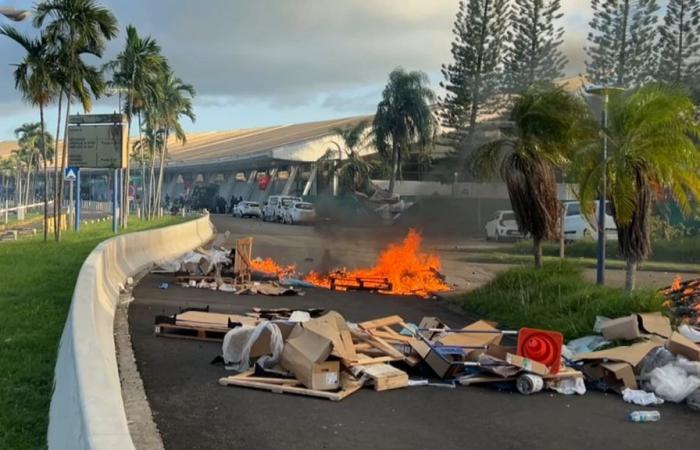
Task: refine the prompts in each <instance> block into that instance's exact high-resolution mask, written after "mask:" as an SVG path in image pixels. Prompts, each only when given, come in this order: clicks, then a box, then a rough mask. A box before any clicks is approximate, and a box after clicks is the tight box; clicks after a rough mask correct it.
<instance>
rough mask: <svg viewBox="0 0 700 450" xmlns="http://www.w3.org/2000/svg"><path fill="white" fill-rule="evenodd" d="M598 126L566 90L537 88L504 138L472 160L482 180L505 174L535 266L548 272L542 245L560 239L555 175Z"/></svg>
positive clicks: (519, 102) (518, 105)
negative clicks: (544, 265) (529, 241)
mask: <svg viewBox="0 0 700 450" xmlns="http://www.w3.org/2000/svg"><path fill="white" fill-rule="evenodd" d="M593 128H594V125H593V123H592V119H591V117H590V114H589V112H588V108H587V106H586V104H585V102H584V101H583V100H582V99H581V98H580V97H575V96H573V95H570V94H568V93H566V92H565V91H563V90H562V89H560V88H554V87H548V86H533V87H530V88H529V89H527V90H526V91H525V92H524V93H522V94H521V95H520V96H519V97H518V98H517V99H516V101H515V104H514V105H513V108H512V110H511V111H510V124H509V126H507V127H505V128H504V129H503V130H502V133H503V135H504V136H503V137H502V138H499V139H497V140H495V141H492V142H489V143H487V144H485V145H483V146H481V147H480V148H478V149H477V150H476V151H475V152H474V153H473V154H472V156H471V158H470V161H469V163H470V165H471V169H472V171H473V172H474V173H475V174H476V175H477V176H491V175H493V174H495V173H497V172H500V175H501V177H502V178H503V180H504V181H505V182H506V187H507V189H508V196H509V197H510V203H511V206H512V208H513V211H514V212H515V218H516V220H517V222H518V227H519V228H520V230H521V231H523V232H525V233H529V234H530V235H531V236H532V238H533V255H534V259H535V266H536V267H538V268H539V267H542V243H543V241H545V240H547V239H555V238H557V237H559V234H560V230H561V227H560V226H559V224H560V220H561V208H560V204H559V200H558V198H557V185H556V177H555V170H556V169H561V168H564V167H566V165H567V164H568V162H569V160H570V156H571V153H572V151H573V149H574V148H575V146H576V145H577V143H578V142H580V141H581V140H582V139H585V138H586V137H588V136H590V135H591V133H592V132H593V131H592V130H593Z"/></svg>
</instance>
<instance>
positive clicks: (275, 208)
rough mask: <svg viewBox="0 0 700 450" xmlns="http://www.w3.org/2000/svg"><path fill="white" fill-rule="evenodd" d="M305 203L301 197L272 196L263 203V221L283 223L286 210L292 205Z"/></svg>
mask: <svg viewBox="0 0 700 450" xmlns="http://www.w3.org/2000/svg"><path fill="white" fill-rule="evenodd" d="M301 201H303V200H302V198H301V197H296V196H293V195H271V196H269V197H268V198H267V201H266V202H265V203H263V208H262V220H264V221H268V220H271V221H276V222H281V221H282V218H283V217H284V210H285V209H286V208H287V207H288V206H289V205H291V204H293V203H296V202H301Z"/></svg>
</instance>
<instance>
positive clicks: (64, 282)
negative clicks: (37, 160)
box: [0, 217, 184, 449]
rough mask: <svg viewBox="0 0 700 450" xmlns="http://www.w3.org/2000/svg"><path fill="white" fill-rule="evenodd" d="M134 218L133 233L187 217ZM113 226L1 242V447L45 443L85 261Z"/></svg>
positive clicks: (101, 224) (40, 445)
mask: <svg viewBox="0 0 700 450" xmlns="http://www.w3.org/2000/svg"><path fill="white" fill-rule="evenodd" d="M183 220H184V219H182V218H178V217H164V218H162V219H158V220H154V221H152V222H145V221H140V220H138V219H136V218H132V219H130V220H129V231H139V230H145V229H150V228H157V227H161V226H165V225H171V224H175V223H179V222H182V221H183ZM111 226H112V224H111V223H100V224H96V225H85V226H83V228H82V230H81V232H80V233H75V232H66V233H65V234H64V239H63V240H62V242H60V243H56V242H49V243H44V242H43V240H42V237H41V236H36V237H30V238H28V239H23V240H20V241H14V242H3V243H0V321H1V323H2V325H0V405H1V407H0V448H1V449H24V448H43V447H45V446H46V430H47V426H48V411H49V402H50V400H51V389H52V383H53V370H54V364H55V362H56V354H57V350H58V342H59V339H60V336H61V332H62V331H63V325H64V322H65V320H66V315H67V312H68V307H69V305H70V301H71V296H72V293H73V287H74V285H75V281H76V278H77V276H78V272H79V271H80V267H81V265H82V263H83V260H84V259H85V258H86V257H87V255H88V254H89V253H90V252H91V251H92V249H93V248H95V246H96V245H97V244H98V243H100V242H102V241H104V240H105V239H107V238H109V237H112V236H113V234H112V231H111Z"/></svg>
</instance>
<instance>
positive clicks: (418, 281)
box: [304, 230, 450, 297]
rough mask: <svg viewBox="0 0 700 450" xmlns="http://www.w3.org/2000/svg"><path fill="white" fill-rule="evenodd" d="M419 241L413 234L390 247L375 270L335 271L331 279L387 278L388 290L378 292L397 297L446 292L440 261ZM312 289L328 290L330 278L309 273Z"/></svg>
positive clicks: (308, 277) (447, 289) (446, 287)
mask: <svg viewBox="0 0 700 450" xmlns="http://www.w3.org/2000/svg"><path fill="white" fill-rule="evenodd" d="M421 243H422V238H421V235H420V234H419V233H417V232H416V231H415V230H409V232H408V235H407V236H406V237H405V238H404V240H403V241H402V242H401V243H400V244H389V246H388V247H387V248H386V249H384V250H383V251H382V252H381V253H380V254H379V257H378V258H377V262H376V263H375V265H374V267H371V268H366V269H355V270H345V269H343V270H338V271H336V273H335V274H334V275H338V276H341V277H343V278H347V279H354V278H386V279H387V280H388V281H389V283H391V289H390V290H385V291H382V290H380V292H382V293H384V294H396V295H418V296H421V297H427V296H428V295H430V294H433V293H436V292H446V291H449V290H450V287H449V286H448V285H447V283H445V281H444V279H443V277H442V276H441V275H440V269H441V267H442V264H441V262H440V257H439V256H437V255H435V254H431V253H424V252H422V251H421ZM304 281H307V282H309V283H311V284H313V285H315V286H318V287H322V288H326V289H329V288H330V286H331V279H330V277H329V275H321V274H318V273H316V272H310V273H309V274H308V275H307V276H306V277H305V278H304Z"/></svg>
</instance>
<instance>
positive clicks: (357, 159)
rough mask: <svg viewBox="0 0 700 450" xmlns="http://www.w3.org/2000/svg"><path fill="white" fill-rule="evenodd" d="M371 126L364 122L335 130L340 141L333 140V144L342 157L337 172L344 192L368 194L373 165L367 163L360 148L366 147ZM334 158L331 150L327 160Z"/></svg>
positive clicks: (326, 157)
mask: <svg viewBox="0 0 700 450" xmlns="http://www.w3.org/2000/svg"><path fill="white" fill-rule="evenodd" d="M369 126H370V124H369V122H368V121H366V120H362V121H360V122H358V123H356V124H355V125H353V126H349V127H345V128H336V129H335V130H333V131H334V132H335V134H336V135H337V136H338V138H339V141H340V142H336V141H335V140H333V141H331V142H332V143H333V144H334V145H335V146H336V147H337V148H338V153H339V156H340V161H339V162H338V165H337V167H336V169H335V171H336V174H337V176H338V178H339V180H340V184H341V186H342V190H343V191H351V192H352V191H360V192H364V193H366V191H367V190H368V188H369V184H370V176H369V174H370V171H371V170H372V164H371V163H370V162H368V161H365V160H364V159H363V158H362V157H361V156H360V153H359V151H360V149H359V147H361V146H363V145H365V144H366V143H367V139H368V138H369V136H368V134H367V133H366V132H367V129H368V128H369ZM343 155H345V157H346V159H342V156H343ZM333 156H334V155H333V154H332V152H331V150H329V153H328V154H326V156H325V159H335V158H333Z"/></svg>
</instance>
